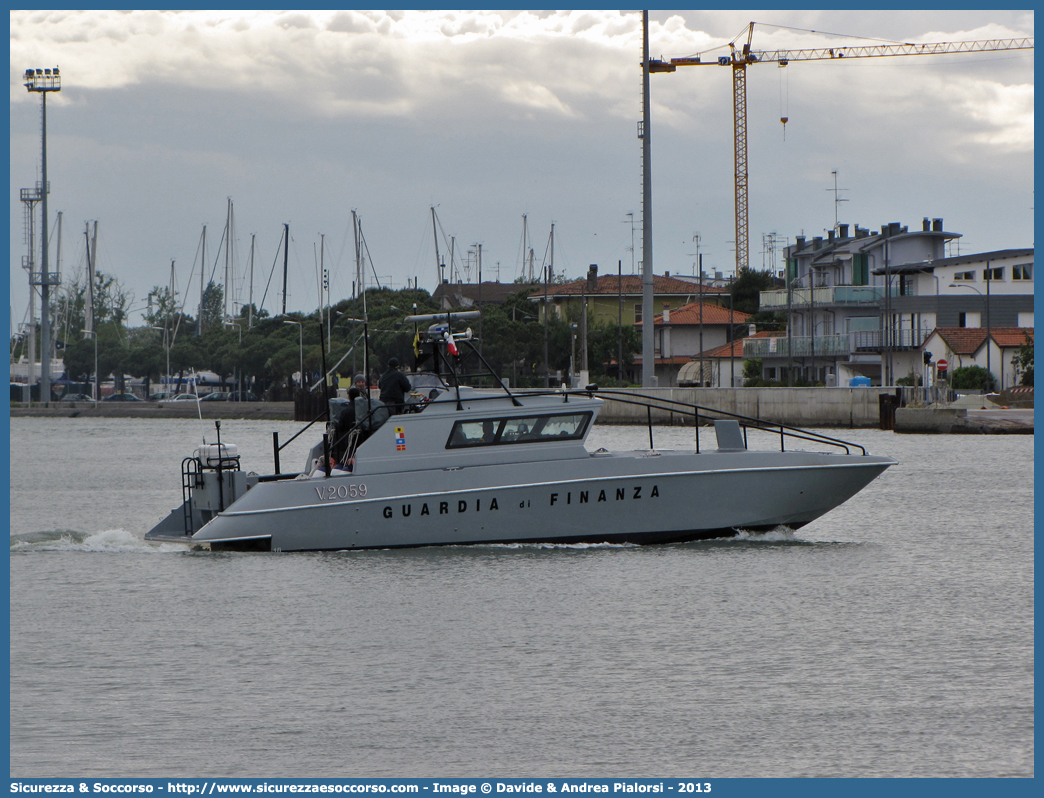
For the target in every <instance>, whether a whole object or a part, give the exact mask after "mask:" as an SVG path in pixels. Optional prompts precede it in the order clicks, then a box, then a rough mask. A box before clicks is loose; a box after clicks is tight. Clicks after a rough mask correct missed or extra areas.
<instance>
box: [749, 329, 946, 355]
mask: <svg viewBox="0 0 1044 798" xmlns="http://www.w3.org/2000/svg"><path fill="white" fill-rule="evenodd" d="M930 334H931V330H896V331H894V333H893V339H892V341H891V344H890V346H891V348H892V350H902V349H918V348H920V346H921V345H922V344H923V343H924V342H925V340H926V339H927V338H928V336H929V335H930ZM886 345H888V342H887V341H886V342H884V343H882V333H881V331H880V330H866V331H860V332H850V333H840V334H838V335H817V336H815V338H812V337H810V336H807V335H795V336H793V337H792V338H790V339H789V340H788V339H787V337H786V336H785V335H781V336H778V337H776V338H745V339H743V357H744V358H774V357H785V358H791V357H812V356H813V354H814V355H815V356H816V357H835V356H845V357H847V356H849V355H853V354H876V353H879V352H881V351H882V349H884V348H885V346H886Z"/></svg>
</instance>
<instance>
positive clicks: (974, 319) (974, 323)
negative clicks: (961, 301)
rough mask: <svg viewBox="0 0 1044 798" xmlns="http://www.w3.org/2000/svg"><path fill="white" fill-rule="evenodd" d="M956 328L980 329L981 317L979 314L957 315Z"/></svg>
mask: <svg viewBox="0 0 1044 798" xmlns="http://www.w3.org/2000/svg"><path fill="white" fill-rule="evenodd" d="M957 326H958V327H970V328H974V329H978V328H979V327H982V315H981V314H979V313H958V314H957Z"/></svg>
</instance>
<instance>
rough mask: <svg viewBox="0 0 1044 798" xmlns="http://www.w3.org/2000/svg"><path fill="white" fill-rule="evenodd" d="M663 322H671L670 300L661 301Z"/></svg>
mask: <svg viewBox="0 0 1044 798" xmlns="http://www.w3.org/2000/svg"><path fill="white" fill-rule="evenodd" d="M663 323H664V324H670V323H671V303H670V302H664V303H663Z"/></svg>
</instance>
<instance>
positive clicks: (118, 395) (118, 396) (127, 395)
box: [102, 393, 141, 402]
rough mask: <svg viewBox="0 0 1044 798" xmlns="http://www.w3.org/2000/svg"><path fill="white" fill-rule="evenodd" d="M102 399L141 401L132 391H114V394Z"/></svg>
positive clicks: (107, 400) (109, 400) (108, 400)
mask: <svg viewBox="0 0 1044 798" xmlns="http://www.w3.org/2000/svg"><path fill="white" fill-rule="evenodd" d="M102 401H105V402H140V401H141V399H139V398H138V397H137V396H135V395H134V394H132V393H114V394H113V395H112V396H106V397H105V399H103V400H102Z"/></svg>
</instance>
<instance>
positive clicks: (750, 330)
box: [747, 324, 758, 338]
mask: <svg viewBox="0 0 1044 798" xmlns="http://www.w3.org/2000/svg"><path fill="white" fill-rule="evenodd" d="M757 334H758V328H757V327H755V326H754V325H753V324H748V325H747V335H749V336H750V337H751V338H753V337H754V336H755V335H757Z"/></svg>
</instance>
